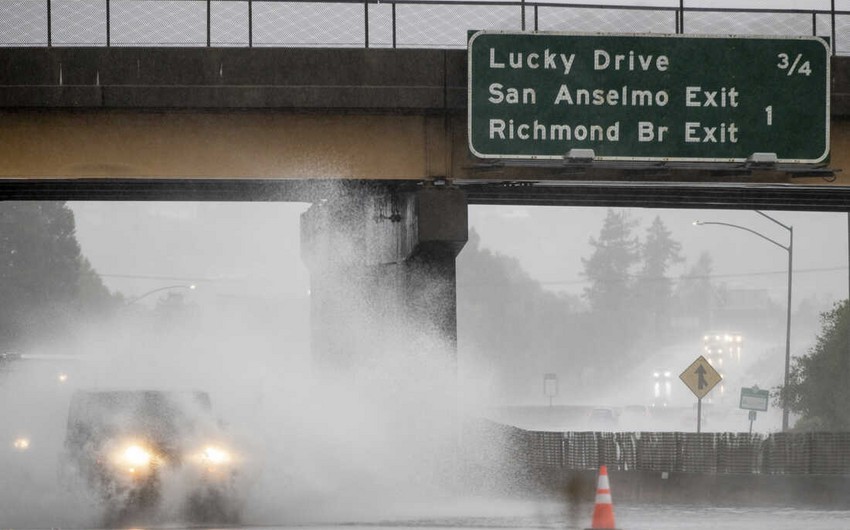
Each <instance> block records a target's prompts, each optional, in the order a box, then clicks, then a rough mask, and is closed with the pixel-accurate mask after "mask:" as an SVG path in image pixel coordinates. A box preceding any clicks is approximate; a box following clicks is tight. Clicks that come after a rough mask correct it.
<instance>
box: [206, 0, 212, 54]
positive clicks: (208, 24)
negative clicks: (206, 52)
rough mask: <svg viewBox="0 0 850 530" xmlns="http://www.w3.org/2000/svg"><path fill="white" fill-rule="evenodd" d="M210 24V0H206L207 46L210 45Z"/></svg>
mask: <svg viewBox="0 0 850 530" xmlns="http://www.w3.org/2000/svg"><path fill="white" fill-rule="evenodd" d="M211 26H212V9H211V6H210V0H207V48H209V47H210V42H211V40H212V39H211V32H212V30H211Z"/></svg>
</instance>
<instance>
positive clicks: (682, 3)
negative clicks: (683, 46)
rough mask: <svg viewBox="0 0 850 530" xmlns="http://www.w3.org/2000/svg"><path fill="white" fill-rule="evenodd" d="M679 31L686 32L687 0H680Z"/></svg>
mask: <svg viewBox="0 0 850 530" xmlns="http://www.w3.org/2000/svg"><path fill="white" fill-rule="evenodd" d="M679 33H681V34H682V35H684V34H685V0H679Z"/></svg>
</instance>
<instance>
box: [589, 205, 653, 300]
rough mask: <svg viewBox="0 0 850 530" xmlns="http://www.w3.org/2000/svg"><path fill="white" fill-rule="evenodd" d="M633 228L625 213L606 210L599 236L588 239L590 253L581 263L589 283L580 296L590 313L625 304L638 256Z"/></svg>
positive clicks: (636, 240)
mask: <svg viewBox="0 0 850 530" xmlns="http://www.w3.org/2000/svg"><path fill="white" fill-rule="evenodd" d="M636 225H637V222H636V221H634V220H632V219H631V218H630V217H629V216H628V214H627V213H626V212H615V211H614V210H608V213H607V215H606V216H605V220H604V221H603V224H602V229H601V230H600V232H599V237H598V238H594V237H591V238H590V245H591V246H592V247H593V254H591V255H590V257H589V258H586V259H585V258H582V259H581V262H582V265H583V266H584V272H583V275H584V276H585V277H586V278H587V279H588V281H589V282H590V285H589V286H588V287H586V288H585V289H584V297H585V298H586V299H587V301H588V303H589V304H590V308H591V311H593V312H597V313H599V312H617V311H620V310H622V309H623V308H625V307H626V306H628V305H629V302H630V299H631V295H632V287H633V286H632V276H631V271H632V268H633V267H634V265H635V264H636V263H637V261H638V259H639V256H640V249H639V242H638V238H637V237H636V236H634V235H632V230H633V229H634V227H635V226H636Z"/></svg>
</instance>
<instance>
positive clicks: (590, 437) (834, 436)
mask: <svg viewBox="0 0 850 530" xmlns="http://www.w3.org/2000/svg"><path fill="white" fill-rule="evenodd" d="M505 429H508V430H510V432H511V439H512V440H513V443H515V444H520V446H521V447H522V448H524V454H525V455H526V458H527V459H528V464H529V465H530V466H532V467H538V468H553V467H558V468H564V469H571V470H579V469H586V470H593V469H597V468H598V467H599V466H600V465H602V464H605V465H607V466H608V468H609V469H614V470H621V471H654V472H664V471H667V472H682V473H750V474H752V473H764V474H774V475H785V474H850V433H848V432H839V433H828V432H815V433H774V434H770V435H768V436H764V435H760V434H746V433H684V432H644V433H637V432H634V433H632V432H625V433H613V432H611V433H609V432H568V433H556V432H534V431H522V432H523V435H522V436H517V434H516V433H515V432H514V431H515V429H513V428H510V427H506V428H505ZM506 432H507V431H506ZM514 452H515V453H520V452H523V451H520V450H516V451H514Z"/></svg>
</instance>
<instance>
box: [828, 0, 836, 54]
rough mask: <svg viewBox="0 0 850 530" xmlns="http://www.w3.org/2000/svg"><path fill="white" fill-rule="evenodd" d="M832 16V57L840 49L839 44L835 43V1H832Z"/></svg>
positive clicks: (830, 10) (830, 9)
mask: <svg viewBox="0 0 850 530" xmlns="http://www.w3.org/2000/svg"><path fill="white" fill-rule="evenodd" d="M829 12H830V16H831V17H832V24H831V25H832V42H831V43H830V44H832V55H835V50H836V48H838V43H837V42H835V0H832V2H831V5H830V8H829Z"/></svg>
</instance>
